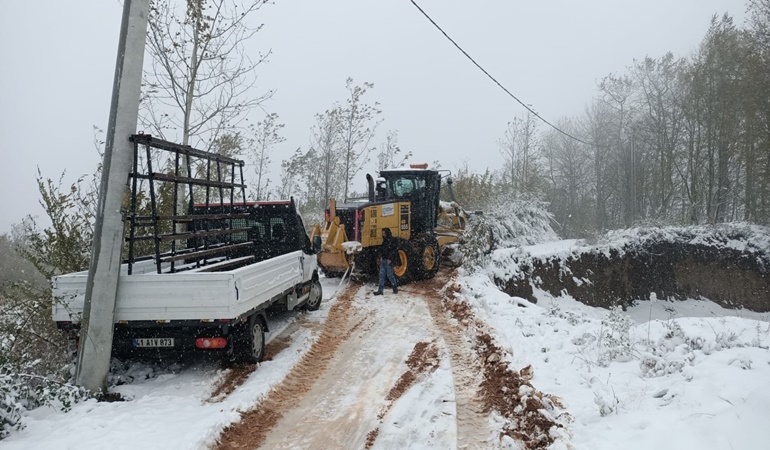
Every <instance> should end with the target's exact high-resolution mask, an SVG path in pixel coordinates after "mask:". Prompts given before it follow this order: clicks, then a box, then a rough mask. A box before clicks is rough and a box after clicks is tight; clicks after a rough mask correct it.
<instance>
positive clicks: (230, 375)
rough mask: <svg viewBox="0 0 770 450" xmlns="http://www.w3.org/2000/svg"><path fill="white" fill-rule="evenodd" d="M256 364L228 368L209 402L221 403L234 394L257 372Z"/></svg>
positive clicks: (234, 365) (235, 365) (217, 383)
mask: <svg viewBox="0 0 770 450" xmlns="http://www.w3.org/2000/svg"><path fill="white" fill-rule="evenodd" d="M256 368H257V365H256V364H233V366H232V367H229V368H227V369H226V370H225V371H224V373H223V374H222V377H221V378H220V379H219V380H218V381H217V382H216V384H215V388H214V392H212V393H211V395H210V396H209V398H208V400H207V402H209V403H219V402H221V401H222V400H224V399H225V398H227V396H228V395H230V394H232V393H233V391H235V389H236V388H237V387H238V386H240V385H242V384H243V382H244V381H246V379H247V378H249V375H251V374H252V372H254V370H256Z"/></svg>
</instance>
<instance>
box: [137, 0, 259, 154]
mask: <svg viewBox="0 0 770 450" xmlns="http://www.w3.org/2000/svg"><path fill="white" fill-rule="evenodd" d="M262 5H263V2H246V3H239V2H236V1H233V0H187V2H186V7H185V9H184V11H179V8H175V7H174V6H172V4H171V1H170V0H154V1H153V3H152V7H151V11H150V18H149V31H148V37H147V49H148V52H149V54H150V56H151V65H150V69H149V70H148V71H147V72H146V73H145V91H144V95H143V98H142V106H143V108H142V111H143V114H142V125H144V126H145V127H147V128H149V129H150V130H151V132H152V133H153V134H157V135H159V136H161V137H163V138H171V139H179V138H181V141H182V143H183V144H185V145H190V144H194V145H195V146H197V147H204V148H207V149H208V148H209V147H210V146H211V144H212V143H213V142H214V141H216V139H217V138H218V137H219V136H220V135H221V134H222V133H224V132H234V131H235V129H236V128H237V127H238V126H239V125H240V123H241V122H242V121H243V120H244V119H245V117H246V116H247V115H248V113H249V112H250V111H251V110H252V109H254V108H255V107H257V106H258V105H259V104H260V103H261V102H263V101H264V100H265V99H267V98H268V97H269V96H270V95H272V92H271V91H268V92H267V93H262V94H259V95H256V94H255V93H254V89H253V88H254V87H255V85H256V80H257V76H256V68H257V66H259V65H260V64H262V63H263V62H264V61H265V60H266V58H267V56H268V55H269V54H270V52H269V51H268V52H267V53H266V54H260V55H258V57H257V59H256V60H252V59H251V58H250V57H249V56H248V55H247V54H246V51H245V49H244V43H245V42H246V41H247V40H249V39H251V38H252V37H254V35H255V34H256V33H257V32H258V31H259V30H260V28H261V27H262V26H261V25H259V26H251V25H250V24H249V22H248V19H249V18H250V17H251V16H252V15H253V14H252V13H254V12H255V11H257V10H259V9H260V7H261V6H262ZM191 139H194V141H195V142H191Z"/></svg>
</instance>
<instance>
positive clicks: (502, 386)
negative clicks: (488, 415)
mask: <svg viewBox="0 0 770 450" xmlns="http://www.w3.org/2000/svg"><path fill="white" fill-rule="evenodd" d="M476 350H477V351H478V353H479V356H480V359H481V361H482V364H483V370H484V381H482V383H481V393H482V395H483V398H484V403H485V404H486V405H487V407H488V408H489V409H491V410H494V411H497V412H498V413H499V414H500V415H502V416H503V417H504V418H505V421H506V424H505V425H504V426H503V431H502V434H503V435H506V436H509V437H511V438H513V439H514V440H517V441H520V442H521V443H522V444H523V445H524V448H526V449H546V448H548V447H549V446H550V445H551V444H552V443H553V442H554V438H553V436H552V434H551V429H552V428H554V427H556V428H563V426H564V425H562V424H561V423H559V422H557V421H555V420H553V419H551V417H548V416H546V415H545V414H544V413H543V411H549V412H554V414H553V415H555V410H556V408H559V409H563V407H564V406H563V404H562V403H561V400H560V399H559V398H558V397H555V396H552V395H549V394H544V393H542V392H540V391H538V390H537V389H535V388H534V386H532V384H531V383H530V380H532V376H533V374H534V371H533V370H532V366H527V367H524V368H523V369H521V370H520V371H516V370H511V369H510V367H508V364H507V363H505V362H504V361H503V360H502V356H501V355H503V354H504V350H502V349H501V348H500V347H498V346H496V345H495V344H494V342H493V339H492V337H491V336H490V335H489V334H487V333H481V334H479V335H478V336H477V337H476ZM549 415H551V414H549ZM559 418H560V419H562V420H565V421H569V420H570V418H569V415H567V414H566V413H563V414H561V415H559Z"/></svg>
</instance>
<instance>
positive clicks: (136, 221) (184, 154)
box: [124, 134, 251, 275]
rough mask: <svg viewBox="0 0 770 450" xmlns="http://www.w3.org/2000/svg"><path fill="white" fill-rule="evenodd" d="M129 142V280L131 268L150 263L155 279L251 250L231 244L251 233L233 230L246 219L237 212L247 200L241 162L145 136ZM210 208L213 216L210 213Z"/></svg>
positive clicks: (247, 229)
mask: <svg viewBox="0 0 770 450" xmlns="http://www.w3.org/2000/svg"><path fill="white" fill-rule="evenodd" d="M130 140H131V142H133V143H134V163H133V170H132V172H131V173H130V174H129V188H130V198H129V200H128V204H127V205H124V207H125V208H126V209H127V211H126V213H125V216H124V220H126V221H127V222H128V223H127V225H128V230H127V231H128V235H127V237H126V243H127V245H128V249H127V250H128V252H127V253H128V258H127V259H126V261H125V262H126V263H127V264H128V274H129V275H130V274H131V273H132V272H133V266H134V264H136V263H137V262H140V261H147V260H150V259H152V260H153V261H154V262H155V266H156V270H157V273H174V272H176V271H179V270H189V269H193V268H195V269H200V268H201V267H202V266H206V265H207V264H211V263H217V264H218V266H222V264H223V261H227V260H228V259H229V258H230V256H229V253H230V252H232V251H233V250H238V249H242V248H244V247H246V246H248V245H251V242H237V243H236V242H233V239H232V237H233V235H234V234H236V233H244V232H246V234H248V231H249V228H243V227H236V226H234V225H235V224H234V221H235V220H237V219H244V220H245V219H246V218H247V217H248V216H249V214H248V213H247V212H244V211H245V210H244V209H243V208H240V210H239V211H238V212H236V211H235V206H236V205H238V204H241V205H242V204H244V203H245V200H246V192H245V189H246V185H245V184H244V182H243V165H244V162H243V161H242V160H238V159H234V158H230V157H227V156H223V155H219V154H216V153H211V152H205V151H202V150H197V149H194V148H192V147H190V146H188V145H180V144H175V143H173V142H168V141H164V140H162V139H157V138H154V137H152V136H150V135H148V134H135V135H132V136H131V138H130ZM142 150H143V151H142ZM201 197H202V198H201ZM180 198H181V199H183V201H184V204H185V205H186V208H185V211H184V212H183V213H180V211H178V207H177V205H178V204H180V203H181V202H180V201H179V200H180ZM196 200H197V201H196ZM212 207H213V208H214V209H216V210H217V213H211V210H212ZM223 211H224V213H223ZM137 254H140V255H141V256H138V255H137ZM164 264H165V266H164ZM201 270H206V269H201Z"/></svg>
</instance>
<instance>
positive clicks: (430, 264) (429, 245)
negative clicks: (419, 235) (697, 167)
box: [418, 236, 441, 279]
mask: <svg viewBox="0 0 770 450" xmlns="http://www.w3.org/2000/svg"><path fill="white" fill-rule="evenodd" d="M419 248H420V255H421V258H420V260H419V261H418V262H419V269H420V270H419V273H420V278H423V279H430V278H433V277H434V276H436V273H437V272H438V268H439V265H440V264H441V252H440V251H439V249H438V241H437V240H436V238H435V237H433V236H430V237H427V238H425V239H424V240H422V241H421V242H420V246H419Z"/></svg>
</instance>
